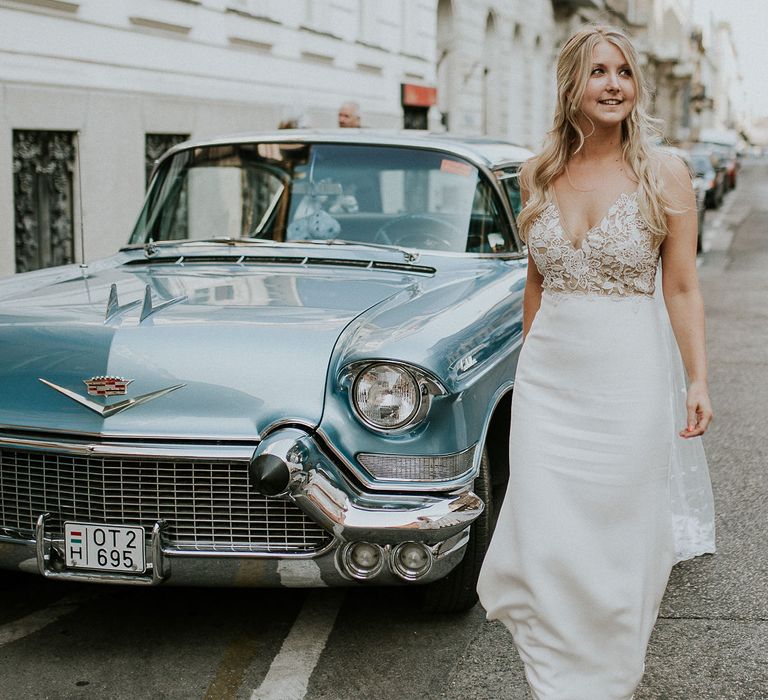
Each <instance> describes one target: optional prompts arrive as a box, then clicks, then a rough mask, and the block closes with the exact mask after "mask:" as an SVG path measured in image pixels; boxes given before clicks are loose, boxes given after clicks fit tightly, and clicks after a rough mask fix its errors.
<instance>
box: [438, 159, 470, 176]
mask: <svg viewBox="0 0 768 700" xmlns="http://www.w3.org/2000/svg"><path fill="white" fill-rule="evenodd" d="M440 172H443V173H451V175H463V176H464V177H469V176H470V175H472V166H471V165H467V164H466V163H459V161H457V160H447V159H445V158H444V159H443V160H442V161H440Z"/></svg>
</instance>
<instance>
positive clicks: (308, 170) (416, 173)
mask: <svg viewBox="0 0 768 700" xmlns="http://www.w3.org/2000/svg"><path fill="white" fill-rule="evenodd" d="M216 238H228V239H253V240H270V241H279V242H283V241H287V242H292V241H329V240H335V241H339V240H343V241H351V242H358V243H368V244H377V245H392V246H400V247H409V248H417V249H425V250H443V251H453V252H466V251H468V252H480V253H484V252H504V251H508V250H512V249H513V243H512V242H511V239H510V236H509V233H508V232H507V230H506V227H505V225H504V224H503V223H502V221H501V217H500V216H499V211H498V207H497V206H496V202H495V198H494V196H493V194H492V193H491V191H490V186H489V185H488V183H487V182H486V181H485V178H484V177H482V176H481V174H480V172H479V171H478V169H477V168H476V167H475V166H474V165H472V164H471V163H469V162H468V161H466V160H464V159H462V158H461V157H459V156H455V155H453V154H450V153H446V152H441V151H434V150H428V149H417V148H404V147H397V146H372V145H346V144H306V143H238V144H227V145H216V146H204V147H197V148H192V149H188V150H182V151H179V152H178V153H176V154H174V155H173V156H172V157H170V158H168V159H166V160H165V161H164V162H163V163H162V165H161V167H160V168H159V170H158V172H157V173H156V175H155V177H154V178H153V181H152V184H151V187H150V192H149V195H148V197H147V201H146V203H145V206H144V209H143V210H142V213H141V215H140V217H139V220H138V223H137V225H136V228H135V229H134V231H133V234H132V236H131V243H133V244H141V243H148V242H150V241H154V242H160V241H200V240H210V239H216Z"/></svg>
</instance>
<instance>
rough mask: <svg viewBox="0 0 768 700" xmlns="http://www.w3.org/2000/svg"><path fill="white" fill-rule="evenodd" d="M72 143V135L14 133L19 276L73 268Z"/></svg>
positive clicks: (45, 132)
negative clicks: (70, 266)
mask: <svg viewBox="0 0 768 700" xmlns="http://www.w3.org/2000/svg"><path fill="white" fill-rule="evenodd" d="M75 138H76V133H75V132H73V131H21V130H14V132H13V200H14V202H13V203H14V213H15V222H14V227H15V238H16V271H17V272H28V271H29V270H39V269H41V268H44V267H53V266H55V265H66V264H68V263H71V262H74V252H73V251H74V240H73V225H72V221H73V213H72V197H73V188H72V180H73V178H72V175H73V173H74V170H75V158H76V153H77V150H76V147H75Z"/></svg>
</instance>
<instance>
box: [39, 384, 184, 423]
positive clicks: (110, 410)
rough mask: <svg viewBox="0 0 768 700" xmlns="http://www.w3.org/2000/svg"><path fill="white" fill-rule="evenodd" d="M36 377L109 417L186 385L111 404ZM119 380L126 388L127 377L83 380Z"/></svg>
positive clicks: (82, 404) (176, 385)
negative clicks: (99, 401) (98, 401)
mask: <svg viewBox="0 0 768 700" xmlns="http://www.w3.org/2000/svg"><path fill="white" fill-rule="evenodd" d="M38 379H39V380H40V381H41V382H42V383H43V384H45V385H46V386H49V387H51V389H54V390H56V391H58V392H59V393H61V394H64V396H66V397H68V398H70V399H72V400H73V401H77V403H79V404H80V405H81V406H85V407H86V408H89V409H90V410H91V411H94V412H95V413H98V414H99V415H100V416H102V417H103V418H109V417H110V416H114V415H115V414H116V413H120V412H121V411H125V410H127V409H129V408H133V407H134V406H138V405H139V404H142V403H147V401H152V400H153V399H159V398H160V397H161V396H165V395H166V394H170V393H171V392H172V391H176V389H181V387H183V386H186V384H174V385H173V386H169V387H166V388H165V389H158V390H157V391H150V392H149V393H147V394H142V395H141V396H137V397H136V398H133V399H125V400H123V401H118V402H117V403H113V404H109V405H107V404H100V403H96V402H95V401H91V399H87V398H85V396H81V395H80V394H78V393H76V392H74V391H71V390H69V389H65V388H64V387H63V386H59V385H58V384H54V383H53V382H49V381H48V380H47V379H43V378H42V377H38ZM105 379H108V380H118V379H119V380H120V381H122V382H125V386H126V388H127V386H128V384H130V382H131V381H133V380H129V379H121V378H119V377H92V378H91V379H86V380H84V381H85V383H86V385H88V382H101V384H100V385H99V386H103V380H105ZM90 389H91V387H90V386H88V393H89V394H90V393H91V391H90ZM122 393H123V394H125V390H123V391H122ZM96 395H97V396H110V395H111V394H106V393H103V394H96Z"/></svg>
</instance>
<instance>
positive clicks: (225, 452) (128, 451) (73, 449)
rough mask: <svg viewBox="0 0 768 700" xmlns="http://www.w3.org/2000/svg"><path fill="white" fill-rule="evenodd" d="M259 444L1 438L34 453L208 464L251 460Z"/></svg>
mask: <svg viewBox="0 0 768 700" xmlns="http://www.w3.org/2000/svg"><path fill="white" fill-rule="evenodd" d="M257 444H258V440H254V443H253V445H226V444H225V445H197V444H193V445H184V444H181V445H173V444H169V445H153V444H132V443H119V442H105V443H95V442H82V443H79V442H64V441H61V442H59V441H57V440H36V439H32V438H21V437H3V436H0V447H3V446H7V447H17V448H23V449H30V450H41V451H46V452H47V451H52V452H64V453H66V454H74V455H98V456H104V457H109V456H114V457H147V458H152V457H156V458H161V459H162V458H173V459H182V460H183V459H189V460H200V459H205V460H207V461H217V462H219V461H221V462H233V461H248V460H249V459H250V458H251V456H252V455H253V451H254V449H255V448H256V445H257Z"/></svg>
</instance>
